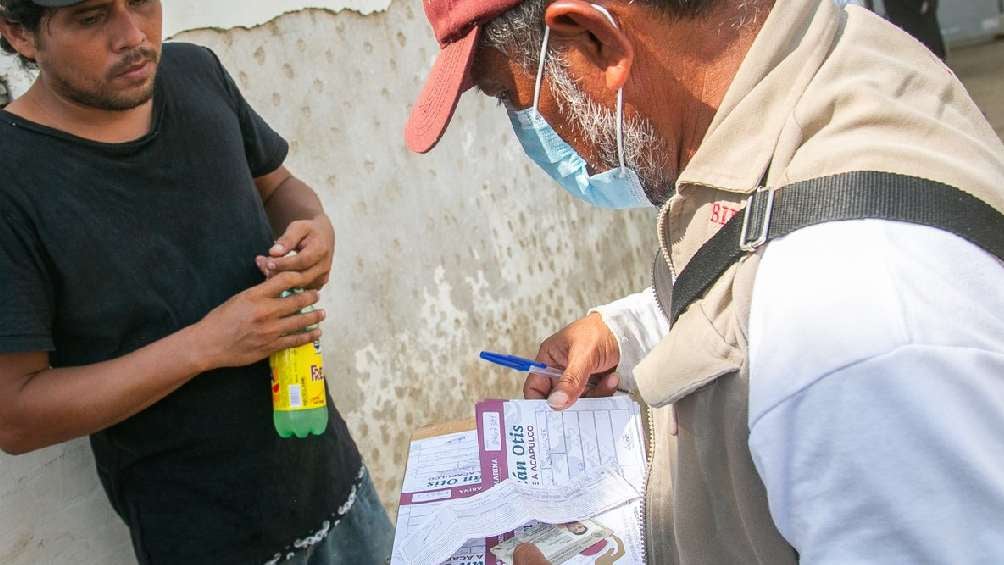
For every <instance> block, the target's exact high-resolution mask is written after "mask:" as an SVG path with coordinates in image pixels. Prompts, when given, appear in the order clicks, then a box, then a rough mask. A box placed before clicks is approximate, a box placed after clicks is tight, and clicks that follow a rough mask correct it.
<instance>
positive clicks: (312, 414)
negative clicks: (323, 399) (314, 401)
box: [272, 407, 328, 439]
mask: <svg viewBox="0 0 1004 565" xmlns="http://www.w3.org/2000/svg"><path fill="white" fill-rule="evenodd" d="M272 421H273V422H274V423H275V431H276V433H278V434H279V437H281V438H289V437H293V436H296V437H298V438H301V439H302V438H305V437H307V436H309V435H310V434H314V435H315V436H319V435H321V434H323V433H324V430H326V429H328V409H327V407H324V408H314V409H311V410H290V411H288V412H286V411H279V410H274V411H273V412H272Z"/></svg>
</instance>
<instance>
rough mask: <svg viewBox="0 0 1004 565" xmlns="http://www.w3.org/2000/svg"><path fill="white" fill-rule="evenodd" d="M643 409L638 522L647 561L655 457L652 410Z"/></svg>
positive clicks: (644, 557) (642, 555)
mask: <svg viewBox="0 0 1004 565" xmlns="http://www.w3.org/2000/svg"><path fill="white" fill-rule="evenodd" d="M643 410H645V413H646V416H647V418H646V419H647V420H648V425H647V426H646V428H647V429H646V430H645V433H646V439H647V440H648V443H647V449H646V450H645V451H646V453H645V487H644V489H645V490H644V491H643V493H642V497H641V512H640V514H641V516H639V517H638V522H639V525H640V526H641V559H642V562H643V563H648V562H649V561H648V542H647V540H648V537H649V531H648V526H649V520H648V485H649V482H650V481H651V478H652V462H653V460H654V459H655V421H654V420H653V419H652V411H651V410H650V409H649V408H648V407H647V406H643Z"/></svg>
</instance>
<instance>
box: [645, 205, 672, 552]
mask: <svg viewBox="0 0 1004 565" xmlns="http://www.w3.org/2000/svg"><path fill="white" fill-rule="evenodd" d="M668 216H669V203H667V204H666V206H665V207H664V208H663V209H662V211H661V212H660V213H659V221H658V224H657V229H658V234H659V249H660V251H661V252H662V257H663V260H665V261H666V263H667V264H668V265H669V274H670V277H672V279H673V282H674V283H675V282H676V268H675V267H674V266H673V256H672V255H670V254H669V246H667V245H666V235H665V234H666V232H665V230H664V229H663V228H664V226H665V224H666V218H667V217H668ZM657 268H658V265H657V264H653V265H652V293H653V294H655V303H656V304H658V305H659V309H660V310H662V314H663V315H664V316H666V317H667V318H669V312H667V311H666V307H665V305H664V304H663V303H662V300H660V299H659V293H658V292H656V290H655V283H656V275H655V269H657ZM642 409H643V410H645V414H646V416H647V418H646V420H648V422H647V425H646V428H647V429H646V430H645V433H646V439H647V440H648V442H647V449H646V453H645V491H644V493H643V494H642V497H641V516H640V519H639V522H640V525H641V556H642V561H643V562H645V563H648V557H649V556H648V553H649V551H648V542H647V540H648V538H649V531H648V529H649V526H650V523H649V519H648V510H649V508H648V491H649V483H650V482H651V480H652V464H653V461H654V460H655V419H654V418H653V417H652V410H651V409H650V408H649V407H648V406H645V405H642Z"/></svg>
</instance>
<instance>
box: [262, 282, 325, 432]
mask: <svg viewBox="0 0 1004 565" xmlns="http://www.w3.org/2000/svg"><path fill="white" fill-rule="evenodd" d="M300 292H303V289H292V290H290V291H287V292H284V293H283V295H282V296H283V298H285V297H287V296H290V295H292V294H294V293H297V294H298V293H300ZM313 309H314V308H313V306H308V307H307V308H304V309H303V310H301V313H303V314H306V313H308V312H311V311H313ZM315 327H317V326H311V327H309V328H305V329H304V331H311V330H313V329H314V328H315ZM268 361H269V366H270V367H271V369H272V421H273V423H274V425H275V431H276V433H278V434H279V437H282V438H288V437H292V436H296V437H298V438H305V437H307V436H308V435H310V434H314V435H321V434H322V433H324V430H326V429H327V427H328V400H327V394H326V391H325V381H324V360H323V358H322V357H321V342H320V341H315V342H313V343H308V344H306V345H301V346H300V347H291V348H289V349H284V350H282V351H277V352H275V353H273V354H272V355H270V356H269V359H268Z"/></svg>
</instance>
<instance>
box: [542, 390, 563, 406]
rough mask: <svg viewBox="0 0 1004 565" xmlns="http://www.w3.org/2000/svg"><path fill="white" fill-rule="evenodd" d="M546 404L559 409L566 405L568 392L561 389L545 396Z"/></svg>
mask: <svg viewBox="0 0 1004 565" xmlns="http://www.w3.org/2000/svg"><path fill="white" fill-rule="evenodd" d="M547 404H548V405H549V406H550V407H551V408H553V409H555V410H561V409H562V408H564V407H565V406H567V405H568V393H566V392H565V391H563V390H558V391H555V392H553V393H551V396H549V397H547Z"/></svg>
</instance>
